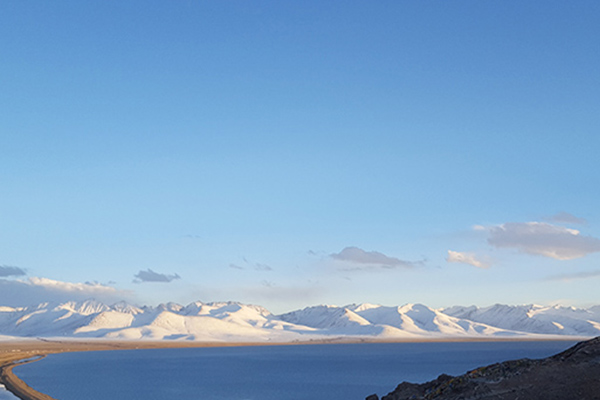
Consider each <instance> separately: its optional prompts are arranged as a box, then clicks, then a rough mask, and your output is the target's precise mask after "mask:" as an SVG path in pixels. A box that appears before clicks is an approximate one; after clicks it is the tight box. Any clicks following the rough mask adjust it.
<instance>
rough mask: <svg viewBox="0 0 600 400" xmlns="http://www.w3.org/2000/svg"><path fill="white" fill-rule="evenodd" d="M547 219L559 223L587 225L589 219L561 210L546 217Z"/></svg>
mask: <svg viewBox="0 0 600 400" xmlns="http://www.w3.org/2000/svg"><path fill="white" fill-rule="evenodd" d="M544 219H545V220H546V221H550V222H556V223H558V224H576V225H585V224H586V223H587V221H586V220H585V219H584V218H579V217H576V216H574V215H573V214H570V213H568V212H566V211H561V212H559V213H556V214H554V215H552V216H550V217H546V218H544Z"/></svg>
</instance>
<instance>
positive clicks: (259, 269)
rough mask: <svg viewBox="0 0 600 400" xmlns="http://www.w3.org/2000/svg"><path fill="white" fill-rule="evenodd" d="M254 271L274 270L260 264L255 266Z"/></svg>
mask: <svg viewBox="0 0 600 400" xmlns="http://www.w3.org/2000/svg"><path fill="white" fill-rule="evenodd" d="M254 269H255V270H257V271H273V268H271V267H270V266H268V265H267V264H260V263H256V264H254Z"/></svg>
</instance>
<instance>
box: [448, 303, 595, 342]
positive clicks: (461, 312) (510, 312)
mask: <svg viewBox="0 0 600 400" xmlns="http://www.w3.org/2000/svg"><path fill="white" fill-rule="evenodd" d="M442 312H444V313H445V314H447V315H451V316H453V317H457V318H463V319H467V320H470V321H474V322H480V323H484V324H488V325H493V326H496V327H499V328H502V329H509V330H514V331H520V332H528V333H536V334H552V335H573V336H597V335H599V334H600V330H599V329H598V326H599V325H600V313H599V312H597V311H596V310H595V309H594V308H593V307H592V308H590V309H580V308H575V307H561V306H539V305H533V304H531V305H522V306H507V305H503V304H495V305H493V306H490V307H485V308H478V307H475V306H471V307H459V306H458V307H450V308H446V309H444V310H442Z"/></svg>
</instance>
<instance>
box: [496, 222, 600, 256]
mask: <svg viewBox="0 0 600 400" xmlns="http://www.w3.org/2000/svg"><path fill="white" fill-rule="evenodd" d="M488 243H489V244H491V245H492V246H494V247H498V248H514V249H517V250H519V251H521V252H523V253H528V254H535V255H541V256H544V257H550V258H554V259H557V260H571V259H574V258H580V257H583V256H585V255H587V254H590V253H595V252H599V251H600V239H597V238H595V237H592V236H583V235H581V234H580V232H579V231H578V230H575V229H569V228H565V227H562V226H558V225H552V224H548V223H545V222H509V223H506V224H503V225H500V226H496V227H492V228H490V230H489V238H488Z"/></svg>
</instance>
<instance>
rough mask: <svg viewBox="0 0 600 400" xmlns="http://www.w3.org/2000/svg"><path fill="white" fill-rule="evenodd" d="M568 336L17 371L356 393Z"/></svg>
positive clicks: (198, 355) (129, 389)
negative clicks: (547, 339) (546, 338)
mask: <svg viewBox="0 0 600 400" xmlns="http://www.w3.org/2000/svg"><path fill="white" fill-rule="evenodd" d="M573 344H574V342H566V341H542V342H537V341H536V342H470V343H364V344H326V345H325V344H323V345H289V346H288V345H285V346H245V347H221V348H214V347H213V348H187V349H153V350H120V351H101V352H87V353H63V354H56V355H51V356H48V357H46V358H45V359H43V360H41V361H38V362H34V363H30V364H26V365H22V366H19V367H16V368H15V369H14V371H15V373H16V374H17V375H18V376H19V377H20V378H21V379H23V380H24V381H25V382H27V383H28V384H29V385H30V386H32V387H33V388H35V389H37V390H38V391H40V392H43V393H46V394H48V395H50V396H52V397H54V398H56V399H59V400H81V399H86V400H108V399H110V400H136V399H140V400H142V399H144V400H167V399H168V400H171V399H179V400H186V399H189V400H192V399H194V400H197V399H202V400H217V399H219V400H222V399H232V400H259V399H260V400H337V399H339V400H342V399H343V400H346V399H357V400H363V399H364V398H365V397H366V396H367V395H369V394H372V393H377V394H378V395H379V396H382V395H384V394H387V393H389V392H390V391H392V390H393V389H394V388H395V387H396V386H397V385H398V384H399V383H400V382H402V381H410V382H425V381H428V380H431V379H434V378H436V377H437V376H438V375H440V374H441V373H447V374H450V375H460V374H463V373H465V372H467V371H468V370H471V369H474V368H477V367H479V366H483V365H488V364H491V363H495V362H499V361H506V360H510V359H518V358H524V357H528V358H543V357H547V356H549V355H553V354H556V353H558V352H560V351H563V350H565V349H567V348H569V347H570V346H572V345H573Z"/></svg>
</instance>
